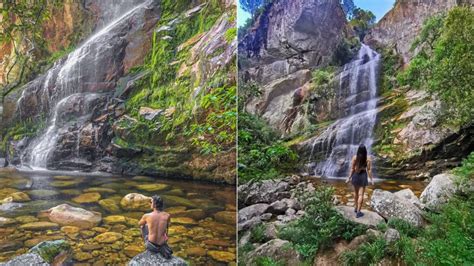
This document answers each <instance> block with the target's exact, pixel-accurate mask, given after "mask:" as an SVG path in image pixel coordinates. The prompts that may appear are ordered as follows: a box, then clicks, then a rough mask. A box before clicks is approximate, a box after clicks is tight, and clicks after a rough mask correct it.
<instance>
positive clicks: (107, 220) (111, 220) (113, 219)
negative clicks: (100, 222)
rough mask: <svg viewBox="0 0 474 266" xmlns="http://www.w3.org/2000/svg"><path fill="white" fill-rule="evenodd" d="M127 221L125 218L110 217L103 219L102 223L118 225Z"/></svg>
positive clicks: (118, 216) (119, 216)
mask: <svg viewBox="0 0 474 266" xmlns="http://www.w3.org/2000/svg"><path fill="white" fill-rule="evenodd" d="M126 221H127V219H126V218H125V216H121V215H110V216H107V217H105V218H104V223H106V224H120V223H125V222H126Z"/></svg>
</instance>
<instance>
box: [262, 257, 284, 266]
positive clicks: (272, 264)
mask: <svg viewBox="0 0 474 266" xmlns="http://www.w3.org/2000/svg"><path fill="white" fill-rule="evenodd" d="M255 264H256V265H257V266H284V265H285V263H283V262H280V261H275V260H274V259H272V258H269V257H258V258H257V259H256V260H255Z"/></svg>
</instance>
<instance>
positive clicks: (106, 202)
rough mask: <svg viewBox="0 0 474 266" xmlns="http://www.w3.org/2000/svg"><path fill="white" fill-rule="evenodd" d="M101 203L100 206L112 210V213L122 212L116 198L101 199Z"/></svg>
mask: <svg viewBox="0 0 474 266" xmlns="http://www.w3.org/2000/svg"><path fill="white" fill-rule="evenodd" d="M99 205H100V207H102V208H103V209H104V210H106V211H108V212H111V213H117V212H120V206H119V205H118V204H117V202H116V201H115V200H112V199H103V200H99Z"/></svg>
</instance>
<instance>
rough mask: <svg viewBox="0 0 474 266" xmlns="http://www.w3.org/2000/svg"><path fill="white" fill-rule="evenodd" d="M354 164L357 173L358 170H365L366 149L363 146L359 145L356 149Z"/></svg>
mask: <svg viewBox="0 0 474 266" xmlns="http://www.w3.org/2000/svg"><path fill="white" fill-rule="evenodd" d="M354 164H355V170H356V172H359V171H360V169H365V168H367V149H366V148H365V145H364V144H360V146H359V148H358V149H357V156H356V160H355V163H354Z"/></svg>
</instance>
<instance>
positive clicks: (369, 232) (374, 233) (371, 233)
mask: <svg viewBox="0 0 474 266" xmlns="http://www.w3.org/2000/svg"><path fill="white" fill-rule="evenodd" d="M365 234H366V235H367V236H369V237H375V238H377V237H380V236H382V235H383V234H382V232H380V231H377V230H374V229H372V228H369V229H367V231H365Z"/></svg>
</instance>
